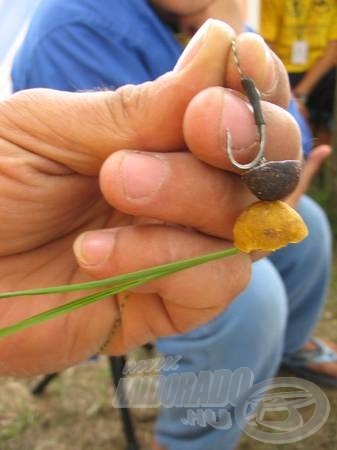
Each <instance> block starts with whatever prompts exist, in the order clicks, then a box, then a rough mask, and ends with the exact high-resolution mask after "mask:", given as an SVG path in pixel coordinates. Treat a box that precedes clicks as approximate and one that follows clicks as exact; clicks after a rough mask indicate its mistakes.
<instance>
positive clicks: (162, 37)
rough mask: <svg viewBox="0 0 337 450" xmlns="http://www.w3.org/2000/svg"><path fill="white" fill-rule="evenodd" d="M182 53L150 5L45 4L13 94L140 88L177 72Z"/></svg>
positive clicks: (115, 0)
mask: <svg viewBox="0 0 337 450" xmlns="http://www.w3.org/2000/svg"><path fill="white" fill-rule="evenodd" d="M181 50H182V48H181V45H180V43H179V42H178V40H177V39H176V38H175V36H174V34H173V33H172V31H171V30H170V28H169V27H167V26H166V25H165V24H164V23H163V22H162V21H161V20H160V19H159V18H158V16H157V15H156V14H155V13H154V11H153V10H152V8H151V7H150V6H149V5H148V2H147V1H146V0H44V1H43V2H42V3H41V5H40V7H39V8H38V9H37V11H36V13H35V16H34V17H33V20H32V22H31V24H30V28H29V31H28V34H27V36H26V39H25V41H24V44H23V46H22V47H21V49H20V50H19V52H18V54H17V56H16V58H15V61H14V66H13V70H12V80H13V89H14V90H15V91H17V90H21V89H27V88H33V87H49V88H55V89H60V90H68V91H75V90H87V89H95V88H100V89H101V88H112V89H113V88H116V87H118V86H121V85H124V84H128V83H133V84H138V83H142V82H144V81H149V80H153V79H155V78H157V77H158V76H159V75H162V74H163V73H165V72H167V71H169V70H171V69H172V67H173V66H174V64H175V62H176V61H177V59H178V58H179V55H180V53H181Z"/></svg>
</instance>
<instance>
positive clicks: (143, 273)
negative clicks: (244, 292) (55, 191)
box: [0, 247, 240, 299]
mask: <svg viewBox="0 0 337 450" xmlns="http://www.w3.org/2000/svg"><path fill="white" fill-rule="evenodd" d="M239 251H240V250H238V249H237V248H235V247H232V248H229V249H226V250H221V251H219V252H214V253H208V254H206V255H201V256H197V257H195V258H189V259H184V260H180V261H175V262H172V263H168V264H163V265H160V266H155V267H150V268H148V269H144V270H139V271H137V272H131V273H127V274H124V275H117V276H115V277H111V278H105V279H103V280H96V281H89V282H86V283H77V284H69V285H63V286H54V287H48V288H38V289H27V290H20V291H13V292H4V293H0V299H4V298H11V297H19V296H26V295H46V294H59V293H64V292H75V291H80V290H86V289H96V288H101V287H114V286H118V285H120V284H122V283H125V282H129V281H142V280H143V279H144V278H146V277H148V276H150V277H152V276H155V278H159V277H162V276H165V275H170V274H172V273H175V272H179V271H180V270H184V269H188V268H191V267H195V266H197V265H200V264H204V263H206V262H210V261H215V260H217V259H221V258H225V257H228V256H232V255H235V254H237V253H239ZM142 282H143V281H142Z"/></svg>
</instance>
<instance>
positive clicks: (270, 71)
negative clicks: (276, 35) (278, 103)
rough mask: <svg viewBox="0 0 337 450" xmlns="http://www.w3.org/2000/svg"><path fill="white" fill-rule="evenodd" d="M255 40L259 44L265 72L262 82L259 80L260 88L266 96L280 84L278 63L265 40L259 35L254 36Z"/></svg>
mask: <svg viewBox="0 0 337 450" xmlns="http://www.w3.org/2000/svg"><path fill="white" fill-rule="evenodd" d="M253 36H254V39H255V40H256V41H257V43H258V48H259V50H260V52H261V53H262V55H261V63H262V64H261V66H262V67H264V70H263V71H261V72H260V80H258V86H259V89H260V90H261V92H263V93H264V94H269V93H271V92H272V91H273V90H274V89H275V87H276V85H277V82H278V76H277V72H276V63H275V59H274V57H273V53H272V51H271V50H270V48H269V47H268V46H267V44H266V42H265V41H264V39H263V38H262V37H261V36H259V35H258V34H256V35H255V34H254V35H253Z"/></svg>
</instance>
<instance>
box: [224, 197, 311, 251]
mask: <svg viewBox="0 0 337 450" xmlns="http://www.w3.org/2000/svg"><path fill="white" fill-rule="evenodd" d="M233 235H234V245H235V246H236V247H237V248H238V249H239V250H241V251H242V252H245V253H250V252H252V251H254V250H264V251H268V252H270V251H274V250H277V249H279V248H281V247H284V246H286V245H288V244H290V243H292V244H295V243H297V242H300V241H302V240H303V239H304V238H306V237H307V235H308V228H307V227H306V225H305V223H304V222H303V219H302V217H301V216H300V215H299V214H298V213H297V212H296V211H295V210H294V209H293V208H292V207H291V206H289V205H287V203H284V202H282V201H279V200H277V201H258V202H256V203H253V204H252V205H251V206H249V207H248V208H247V209H246V210H245V211H244V212H243V213H242V214H241V215H240V216H239V217H238V219H237V220H236V222H235V224H234V229H233Z"/></svg>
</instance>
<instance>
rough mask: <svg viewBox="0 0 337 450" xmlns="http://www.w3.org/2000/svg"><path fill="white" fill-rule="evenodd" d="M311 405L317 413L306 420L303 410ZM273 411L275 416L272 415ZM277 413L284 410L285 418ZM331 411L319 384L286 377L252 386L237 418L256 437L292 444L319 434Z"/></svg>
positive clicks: (244, 428)
mask: <svg viewBox="0 0 337 450" xmlns="http://www.w3.org/2000/svg"><path fill="white" fill-rule="evenodd" d="M270 391H272V392H270ZM309 405H313V408H312V409H314V412H313V413H312V415H311V417H310V418H309V420H307V421H305V420H304V419H303V417H302V415H301V409H302V408H304V407H306V406H309ZM271 412H273V413H274V414H273V418H270V413H271ZM277 412H282V419H283V420H278V417H277V415H278V414H277ZM329 412H330V403H329V400H328V398H327V396H326V395H325V394H324V392H323V391H322V390H321V389H320V388H319V387H318V386H316V385H315V384H313V383H311V382H310V381H307V380H302V379H299V378H288V377H285V378H274V379H271V380H265V381H262V382H261V383H258V384H256V385H255V386H253V387H251V388H250V389H249V391H248V392H247V395H246V396H245V397H244V398H242V399H241V400H240V402H239V403H238V404H237V406H236V408H235V418H236V421H237V424H238V425H239V427H240V428H241V429H242V430H243V431H244V432H245V433H246V434H248V436H250V437H252V438H253V439H256V440H258V441H261V442H266V443H268V444H288V443H291V442H296V441H300V440H302V439H305V438H307V437H308V436H311V435H312V434H314V433H316V431H318V430H319V429H320V428H321V427H322V426H323V425H324V423H325V422H326V420H327V418H328V417H329ZM267 415H268V418H267ZM285 415H286V418H284V416H285ZM261 428H262V430H261Z"/></svg>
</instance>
